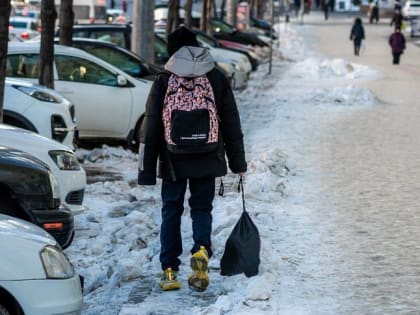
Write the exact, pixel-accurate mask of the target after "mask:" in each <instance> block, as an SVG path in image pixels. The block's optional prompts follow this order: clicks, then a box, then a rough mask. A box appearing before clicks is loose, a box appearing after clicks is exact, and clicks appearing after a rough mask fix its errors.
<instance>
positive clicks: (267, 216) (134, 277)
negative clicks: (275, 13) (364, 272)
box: [66, 28, 376, 315]
mask: <svg viewBox="0 0 420 315" xmlns="http://www.w3.org/2000/svg"><path fill="white" fill-rule="evenodd" d="M282 35H283V36H282V42H281V46H280V49H281V51H282V53H283V55H284V56H285V57H286V58H285V59H284V60H275V61H274V64H273V74H272V75H271V76H267V75H266V73H267V68H266V67H264V66H262V67H260V69H259V70H258V72H256V73H254V74H253V75H252V78H251V80H250V86H249V87H248V88H247V89H246V90H244V91H242V92H239V93H237V94H236V98H237V103H238V107H239V111H240V115H241V120H242V124H243V132H244V135H245V142H246V145H245V146H246V150H247V152H246V154H247V161H248V163H249V171H248V174H247V177H246V184H245V198H246V202H247V210H248V211H249V213H250V215H251V216H252V218H253V220H254V222H255V223H256V224H257V226H258V227H259V230H260V235H261V240H262V252H261V261H262V262H261V267H260V274H259V276H256V277H253V278H249V279H248V278H246V277H245V276H243V275H239V276H235V277H221V276H220V274H219V273H220V270H219V261H220V258H221V256H222V253H223V249H224V244H225V241H226V239H227V237H228V235H229V233H230V231H231V229H232V228H233V226H234V224H235V223H236V221H237V220H238V218H239V215H240V213H241V211H242V208H241V199H240V195H239V194H237V193H236V192H235V191H234V189H228V190H227V192H226V195H225V196H224V197H218V196H217V197H216V198H215V202H214V211H213V216H214V221H213V231H214V232H213V239H212V240H213V246H214V256H213V258H212V259H211V262H210V278H211V284H210V287H209V289H208V291H206V292H204V293H202V294H197V293H193V292H191V291H190V290H189V289H188V288H187V285H186V279H187V277H188V275H189V272H190V270H189V267H188V261H189V255H190V254H189V249H190V247H191V246H192V232H191V220H190V217H189V210H188V206H187V204H186V207H185V213H184V218H183V222H182V235H183V242H184V254H183V255H182V257H181V259H182V261H183V262H184V263H183V264H182V265H181V268H180V271H181V276H180V277H181V281H182V285H183V286H182V289H181V290H180V291H177V292H165V293H162V292H160V290H159V289H158V285H157V283H158V280H159V276H160V272H161V271H160V264H159V248H160V244H159V228H160V185H159V184H158V185H156V186H154V187H140V186H137V185H136V176H137V157H136V155H135V154H132V153H131V152H129V151H125V150H123V149H120V148H111V147H106V146H104V147H103V148H102V149H98V150H95V152H94V154H93V152H82V151H81V152H79V154H81V155H85V156H86V162H85V163H86V164H88V165H93V166H95V167H97V168H103V169H105V170H107V171H113V172H118V173H120V174H121V176H123V178H124V181H106V182H97V183H94V184H90V185H88V187H87V190H86V205H87V206H88V207H89V209H91V210H90V211H89V212H88V213H85V214H83V215H81V216H78V217H76V227H77V229H78V230H77V233H76V239H75V241H74V245H73V246H71V247H70V248H69V249H68V250H67V251H66V252H67V254H68V255H69V256H70V259H71V260H72V262H73V263H74V264H75V266H76V268H77V270H78V272H79V273H80V274H82V275H83V276H85V280H86V281H85V283H86V290H85V297H84V302H85V310H84V312H83V313H84V314H92V315H93V314H95V315H96V314H101V315H102V314H105V315H107V314H109V315H114V314H120V315H127V314H133V315H134V314H136V315H137V314H221V313H223V314H293V313H299V312H300V311H302V309H305V308H304V307H303V308H302V307H301V306H300V304H301V303H302V301H305V298H304V296H305V294H307V293H308V292H309V291H310V290H312V289H314V288H306V289H308V290H309V291H305V292H303V293H302V292H299V290H297V289H296V288H299V287H300V286H302V287H305V286H304V285H303V283H302V281H304V278H302V274H301V273H297V272H296V270H298V269H299V268H300V267H299V264H300V263H301V262H302V261H303V262H304V261H305V259H307V257H305V256H302V253H303V252H306V251H308V250H310V247H311V245H312V244H313V240H311V239H307V238H303V239H302V241H303V243H302V244H298V245H299V247H300V248H301V249H302V250H296V246H297V245H296V244H295V242H296V240H297V239H298V238H297V236H298V235H296V233H297V231H299V232H303V231H304V230H302V228H305V227H306V225H305V224H302V225H301V223H302V222H301V220H304V217H302V218H300V217H299V216H298V217H297V215H299V210H296V206H295V207H292V208H288V207H286V206H285V203H284V200H287V199H288V197H287V194H288V193H289V192H288V189H287V187H288V185H289V180H293V181H296V178H300V175H301V174H300V169H301V168H300V165H299V163H300V161H299V160H297V159H296V158H297V156H298V155H296V154H295V152H297V151H301V150H302V148H304V147H305V145H306V143H307V142H308V141H311V139H312V137H313V135H314V134H316V132H321V131H322V128H323V126H324V125H325V120H326V119H327V117H329V116H328V115H329V114H331V113H333V114H334V115H333V117H337V115H338V116H339V115H340V114H341V113H347V112H349V111H352V110H357V109H358V108H363V107H364V106H372V105H373V104H375V103H376V99H375V97H374V96H373V95H372V94H371V93H370V92H369V91H367V90H363V89H359V88H357V87H354V86H352V85H351V84H348V82H349V81H351V80H355V79H358V78H366V77H370V76H371V75H372V73H371V71H370V70H369V69H367V68H365V67H361V66H359V65H356V64H350V63H348V62H346V61H344V60H328V59H325V58H322V57H320V56H317V55H316V53H314V52H313V53H310V50H307V49H305V40H304V39H303V38H302V37H301V35H300V34H299V33H298V32H297V31H295V30H293V29H292V28H291V29H289V30H288V32H283V33H282ZM303 52H305V53H303ZM308 53H310V54H309V55H307V54H308ZM343 82H345V83H343ZM317 83H318V84H319V85H318V86H317ZM319 86H321V87H319ZM331 119H334V118H331ZM92 154H93V155H95V158H93V157H91V158H90V156H91V155H92ZM235 181H236V176H232V175H229V176H228V177H227V179H226V182H227V184H229V183H230V185H231V186H234V185H235ZM291 211H296V213H293V212H291ZM300 211H301V213H302V214H304V213H305V211H306V210H302V209H301V210H300ZM308 236H309V237H310V236H313V234H310V233H309V234H308ZM314 237H315V236H314ZM285 290H286V291H285ZM288 291H289V292H288ZM302 294H303V295H302ZM302 296H303V297H302Z"/></svg>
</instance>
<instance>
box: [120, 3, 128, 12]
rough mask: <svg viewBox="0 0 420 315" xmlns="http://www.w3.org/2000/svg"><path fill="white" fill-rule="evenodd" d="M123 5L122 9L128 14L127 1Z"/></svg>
mask: <svg viewBox="0 0 420 315" xmlns="http://www.w3.org/2000/svg"><path fill="white" fill-rule="evenodd" d="M121 5H122V9H123V11H124V13H127V1H126V0H123V1H122V3H121Z"/></svg>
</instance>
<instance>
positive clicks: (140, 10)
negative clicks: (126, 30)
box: [131, 0, 155, 63]
mask: <svg viewBox="0 0 420 315" xmlns="http://www.w3.org/2000/svg"><path fill="white" fill-rule="evenodd" d="M154 8H155V2H154V0H137V1H134V2H133V25H132V31H131V50H132V51H134V52H135V53H137V54H138V55H140V56H142V57H143V58H144V59H146V60H147V61H149V62H152V63H153V62H154V61H155V51H154V45H153V42H154V41H155V32H154V23H153V18H154V16H153V11H154Z"/></svg>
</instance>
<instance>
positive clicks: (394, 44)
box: [388, 27, 405, 65]
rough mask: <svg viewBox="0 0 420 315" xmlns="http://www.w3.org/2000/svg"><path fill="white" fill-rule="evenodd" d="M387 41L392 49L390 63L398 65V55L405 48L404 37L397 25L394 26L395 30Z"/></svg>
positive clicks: (399, 55)
mask: <svg viewBox="0 0 420 315" xmlns="http://www.w3.org/2000/svg"><path fill="white" fill-rule="evenodd" d="M388 42H389V45H390V46H391V50H392V64H394V65H398V64H400V57H401V55H402V54H403V52H404V50H405V37H404V35H403V34H402V33H401V29H400V28H399V27H396V28H395V31H394V33H392V34H391V36H390V37H389V40H388Z"/></svg>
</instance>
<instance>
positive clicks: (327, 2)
mask: <svg viewBox="0 0 420 315" xmlns="http://www.w3.org/2000/svg"><path fill="white" fill-rule="evenodd" d="M330 1H331V0H323V2H322V9H323V10H324V18H325V21H326V20H328V15H329V12H330Z"/></svg>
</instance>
